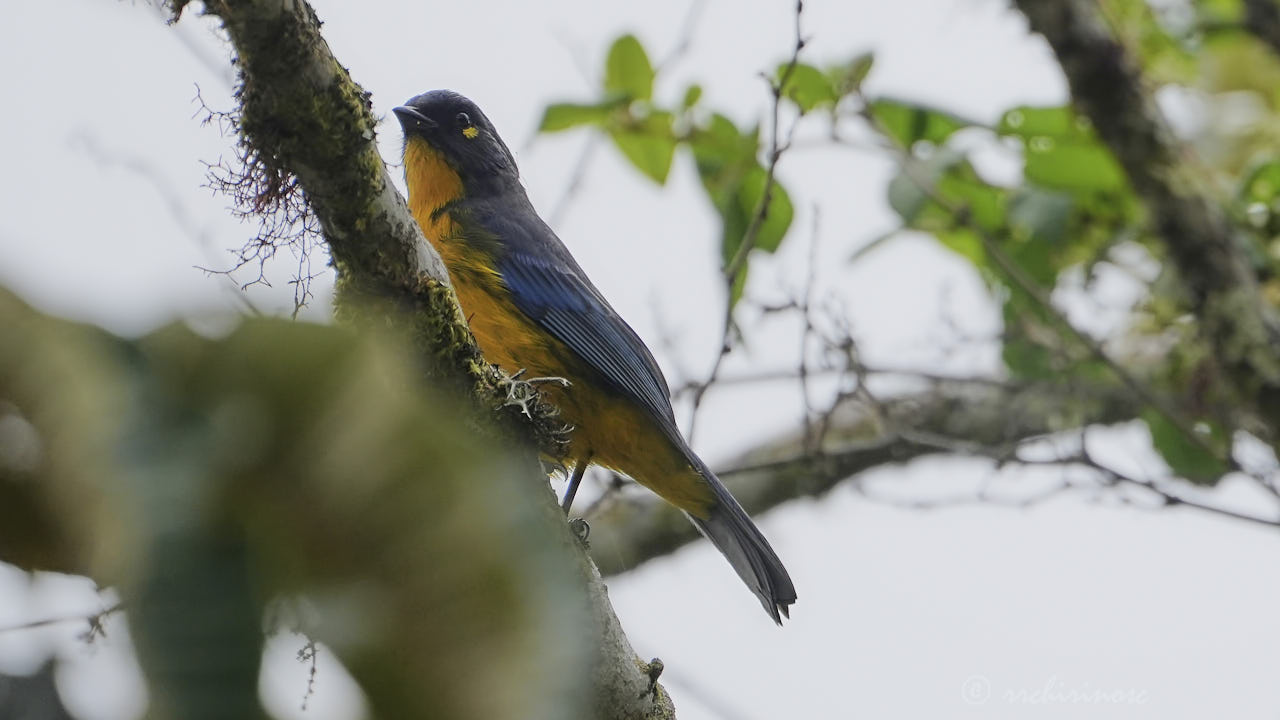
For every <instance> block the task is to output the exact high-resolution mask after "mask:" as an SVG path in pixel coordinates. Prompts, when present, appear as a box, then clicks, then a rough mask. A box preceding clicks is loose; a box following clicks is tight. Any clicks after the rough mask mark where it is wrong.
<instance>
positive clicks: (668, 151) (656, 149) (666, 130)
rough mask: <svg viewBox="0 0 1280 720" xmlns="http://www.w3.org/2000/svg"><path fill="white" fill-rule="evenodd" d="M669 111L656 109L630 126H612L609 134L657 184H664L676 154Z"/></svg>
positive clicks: (629, 157)
mask: <svg viewBox="0 0 1280 720" xmlns="http://www.w3.org/2000/svg"><path fill="white" fill-rule="evenodd" d="M671 121H672V118H671V113H668V112H655V113H653V114H651V115H649V116H648V117H647V118H645V119H644V120H641V121H638V122H635V123H634V124H631V125H615V126H614V127H612V128H611V129H610V130H609V137H611V138H613V142H614V144H615V145H617V146H618V149H619V150H621V151H622V154H623V155H625V156H626V157H627V159H628V160H630V161H631V164H632V165H634V166H635V167H636V169H638V170H639V171H640V172H642V173H644V174H645V175H647V176H648V177H649V178H650V179H652V180H653V181H654V182H656V183H658V184H659V185H663V184H666V182H667V175H668V173H670V172H671V161H672V159H673V158H674V157H675V153H676V138H675V135H674V134H673V133H672V131H671Z"/></svg>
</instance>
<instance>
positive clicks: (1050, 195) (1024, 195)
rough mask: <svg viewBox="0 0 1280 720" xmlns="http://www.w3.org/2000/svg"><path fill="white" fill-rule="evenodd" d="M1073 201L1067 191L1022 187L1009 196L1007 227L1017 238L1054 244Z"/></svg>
mask: <svg viewBox="0 0 1280 720" xmlns="http://www.w3.org/2000/svg"><path fill="white" fill-rule="evenodd" d="M1074 204H1075V203H1074V201H1073V200H1072V198H1071V196H1070V195H1067V194H1066V193H1060V192H1053V191H1050V190H1041V189H1039V188H1035V187H1031V186H1024V187H1021V188H1019V189H1018V190H1016V191H1014V193H1013V195H1012V196H1011V197H1010V198H1009V227H1010V228H1011V229H1012V230H1013V234H1014V237H1016V238H1019V239H1023V240H1030V241H1033V242H1042V243H1050V244H1054V245H1056V244H1058V243H1061V242H1062V239H1063V236H1064V235H1065V234H1066V230H1067V223H1068V222H1069V221H1070V219H1071V210H1072V208H1073V206H1074Z"/></svg>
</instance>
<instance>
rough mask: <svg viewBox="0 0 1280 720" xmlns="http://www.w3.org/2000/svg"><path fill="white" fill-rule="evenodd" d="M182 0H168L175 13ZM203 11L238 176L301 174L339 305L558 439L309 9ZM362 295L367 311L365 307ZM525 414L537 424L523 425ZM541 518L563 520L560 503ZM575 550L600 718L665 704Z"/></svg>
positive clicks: (537, 441)
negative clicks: (464, 298)
mask: <svg viewBox="0 0 1280 720" xmlns="http://www.w3.org/2000/svg"><path fill="white" fill-rule="evenodd" d="M186 4H187V3H186V0H173V2H172V7H173V10H174V17H175V19H176V18H177V17H179V16H180V14H181V12H182V9H183V7H184V6H185V5H186ZM205 11H206V12H207V13H209V14H212V15H215V16H217V17H218V18H219V19H220V20H221V21H222V23H223V26H224V28H225V29H226V31H227V33H228V35H229V36H230V38H231V41H232V43H233V45H234V46H235V48H236V53H237V66H238V68H239V72H240V89H239V92H238V94H237V96H238V99H239V101H240V104H241V115H240V119H239V129H240V131H241V133H242V135H243V138H244V147H245V148H246V149H247V152H246V153H245V159H246V163H247V164H248V170H249V172H248V173H247V174H246V176H247V177H251V178H259V179H260V178H265V183H264V184H263V185H261V186H259V188H258V192H257V193H256V194H255V195H254V197H253V198H252V200H253V201H254V202H255V203H257V204H264V202H267V203H269V202H278V201H281V198H279V197H276V196H273V195H272V193H276V194H278V193H280V192H281V188H284V189H285V190H284V191H285V192H287V191H288V189H289V187H290V183H291V178H293V177H296V178H297V183H298V185H299V186H300V188H301V191H303V192H305V200H306V202H307V203H308V204H309V205H310V208H311V210H312V211H314V213H315V216H316V217H317V218H318V219H319V222H320V225H321V227H322V228H323V232H324V236H325V239H326V241H327V243H328V245H329V249H330V253H331V256H332V258H333V260H334V265H335V267H336V268H337V271H338V290H339V301H340V306H339V315H340V316H342V317H346V318H348V319H350V318H356V319H362V320H365V321H370V320H372V321H374V322H377V321H379V320H381V321H386V320H387V318H389V317H393V318H395V319H396V320H397V321H400V319H401V318H408V319H409V322H410V323H411V325H412V327H410V328H409V330H410V332H411V334H412V336H413V338H414V341H415V342H416V344H417V348H416V349H417V350H418V351H419V355H420V356H421V358H422V360H423V362H424V364H425V366H426V367H425V369H426V370H427V371H428V372H429V374H431V375H432V376H433V377H435V378H437V379H438V380H439V381H443V383H444V384H445V385H446V386H451V387H453V388H454V389H455V391H458V392H459V393H460V394H462V395H466V396H469V397H470V399H471V401H472V402H473V404H477V405H478V406H479V414H480V415H481V419H482V420H484V419H488V420H490V421H492V420H494V419H499V420H500V422H501V424H502V426H503V427H504V428H505V430H506V433H507V434H510V435H512V436H514V437H516V438H518V439H520V440H521V441H523V442H526V443H528V444H530V445H538V446H540V447H542V448H543V449H550V450H552V451H554V450H555V449H558V444H559V443H562V442H563V433H562V426H561V424H560V423H558V422H556V421H555V418H554V414H553V413H552V412H551V411H549V410H547V409H546V408H545V407H540V406H539V405H538V403H537V402H536V401H534V402H533V406H534V412H533V413H531V414H530V413H528V411H529V407H530V403H529V402H528V401H525V402H521V403H519V410H516V409H515V408H513V407H512V406H511V405H512V404H511V403H510V402H509V398H510V396H511V392H510V383H511V381H510V380H509V379H507V378H505V377H503V376H501V375H500V374H499V373H497V371H496V370H494V369H493V367H492V366H490V365H489V364H488V363H486V362H485V361H484V359H483V358H482V357H481V356H480V354H479V352H478V350H477V349H476V346H475V343H474V340H473V339H472V337H471V334H470V332H469V330H468V329H467V325H466V323H465V320H464V319H463V317H462V315H461V313H460V311H459V309H458V306H457V302H456V300H455V298H454V296H453V293H452V290H451V288H450V285H449V278H448V272H447V270H446V269H445V267H444V264H443V262H442V261H441V259H440V258H439V256H438V255H436V253H435V252H434V251H433V250H432V248H431V246H430V245H429V244H428V243H427V242H426V241H425V239H424V238H423V236H422V232H421V230H420V229H419V227H418V225H417V223H416V222H415V221H414V220H413V218H412V216H411V215H410V213H409V211H408V209H407V207H406V205H405V201H404V199H403V198H402V197H401V196H400V195H399V193H398V192H397V191H396V190H395V187H394V186H393V185H392V183H391V181H390V178H389V176H388V174H387V170H386V166H385V164H384V163H383V160H382V158H381V156H380V155H379V154H378V151H377V147H376V144H375V142H374V137H375V129H376V123H375V122H374V118H373V115H372V111H371V105H370V102H369V98H368V94H367V93H365V92H364V91H363V90H362V89H361V88H360V87H359V86H358V85H356V84H355V83H354V82H353V81H352V80H351V78H350V76H349V75H348V73H347V71H346V69H345V68H343V67H342V65H340V64H339V63H338V61H337V60H336V59H335V58H334V57H333V55H332V54H331V52H330V50H329V47H328V44H327V43H326V42H325V40H324V39H323V38H322V37H321V35H320V32H319V28H320V23H319V20H318V19H317V17H316V15H315V13H314V11H313V10H312V9H311V7H310V6H309V5H308V4H307V3H305V2H301V1H299V0H208V1H207V2H206V3H205ZM264 193H265V194H266V197H265V198H264ZM283 201H285V202H288V201H289V199H288V198H283ZM369 304H372V305H373V306H374V308H376V309H374V310H372V311H370V310H369V309H367V306H368V305H369ZM388 309H396V310H399V311H401V313H396V314H394V315H392V314H389V313H387V312H386V311H387V310H388ZM365 324H368V322H366V323H365ZM477 399H478V400H479V402H478V403H477V402H476V400H477ZM521 411H523V413H522V412H521ZM522 414H529V415H530V416H531V417H532V419H533V420H534V423H532V424H528V423H524V422H522V421H521V420H520V416H521V415H522ZM486 415H487V418H486V417H485V416H486ZM481 424H483V423H481ZM525 469H526V471H527V472H528V473H529V475H530V476H531V477H535V476H536V475H535V473H539V472H540V470H539V469H538V468H537V464H536V462H534V461H533V460H532V459H530V461H529V462H528V463H527V464H526V468H525ZM538 496H539V497H538V498H537V499H533V498H526V499H525V500H526V501H528V502H533V503H543V504H546V503H548V502H549V503H550V505H549V507H554V498H551V497H550V496H549V494H548V493H546V492H540V493H538ZM546 520H547V522H558V523H561V524H563V516H562V515H559V514H558V513H551V514H548V515H547V518H546ZM575 547H577V546H575ZM575 552H576V557H577V561H578V563H579V566H580V569H581V571H582V573H581V574H582V581H583V584H584V591H585V592H586V594H587V596H588V598H589V600H590V604H591V608H592V614H593V615H594V617H595V619H596V621H597V622H596V624H595V628H594V629H595V632H596V633H597V635H596V640H597V646H598V651H599V655H598V658H597V662H596V663H595V665H594V668H595V669H594V672H595V677H596V681H597V682H596V690H597V696H596V698H595V707H596V711H597V712H596V715H597V716H598V717H601V718H638V717H646V718H648V717H655V716H662V717H666V716H670V715H672V714H673V709H672V706H671V703H670V700H669V698H667V696H666V694H665V691H662V690H661V688H657V691H656V692H651V691H653V690H654V689H655V688H654V684H653V679H652V678H651V677H650V676H649V674H648V672H647V670H648V665H647V664H645V663H643V662H641V661H640V660H639V659H638V658H637V657H636V655H635V653H634V651H633V650H632V649H631V647H630V645H629V643H628V642H627V640H626V636H625V635H624V634H623V633H622V631H621V628H620V626H619V624H618V620H617V617H616V616H615V615H614V613H613V610H612V607H611V606H610V604H609V601H608V597H607V595H606V593H605V590H604V586H603V584H602V583H601V582H599V579H598V575H596V574H595V572H594V567H593V565H592V563H591V560H590V559H589V558H588V557H587V555H586V554H585V552H583V551H582V549H581V548H580V547H579V548H577V549H576V551H575Z"/></svg>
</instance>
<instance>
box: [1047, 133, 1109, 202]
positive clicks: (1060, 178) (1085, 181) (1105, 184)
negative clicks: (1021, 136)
mask: <svg viewBox="0 0 1280 720" xmlns="http://www.w3.org/2000/svg"><path fill="white" fill-rule="evenodd" d="M1024 174H1025V175H1026V178H1027V179H1028V180H1031V181H1032V182H1035V183H1038V184H1040V185H1043V186H1045V187H1047V188H1053V189H1057V190H1067V191H1070V192H1116V191H1119V190H1123V189H1124V187H1125V183H1126V179H1125V175H1124V170H1122V169H1121V168H1120V164H1119V163H1117V162H1116V159H1115V157H1114V156H1112V154H1111V151H1110V150H1108V149H1107V148H1105V147H1103V146H1102V145H1100V144H1098V143H1094V142H1088V143H1081V142H1073V141H1070V140H1067V139H1056V138H1050V137H1034V138H1031V139H1030V140H1029V141H1028V142H1027V155H1026V169H1025V170H1024Z"/></svg>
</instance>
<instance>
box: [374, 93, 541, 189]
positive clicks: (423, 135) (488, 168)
mask: <svg viewBox="0 0 1280 720" xmlns="http://www.w3.org/2000/svg"><path fill="white" fill-rule="evenodd" d="M392 112H394V113H395V114H396V118H397V119H399V120H400V126H401V127H402V128H404V157H405V171H406V173H407V175H408V176H409V177H410V184H411V185H412V184H413V176H414V175H415V174H422V173H449V172H452V173H454V174H456V176H457V181H458V182H460V184H461V186H462V188H461V189H462V191H463V192H464V193H465V194H467V195H472V196H475V195H482V194H487V193H490V192H501V191H503V190H506V189H508V188H509V187H510V186H512V185H517V184H518V181H519V172H518V171H517V170H516V161H515V158H514V157H513V156H512V155H511V151H510V150H508V149H507V145H506V143H504V142H502V138H500V137H498V131H497V130H495V129H494V127H493V123H491V122H489V118H487V117H485V114H484V113H483V112H481V110H480V108H479V107H477V106H476V104H475V103H473V102H471V101H470V100H468V99H467V98H465V97H463V96H462V95H459V94H458V93H456V92H453V91H451V90H432V91H430V92H426V93H423V94H421V95H418V96H416V97H414V98H412V99H410V100H409V102H407V103H405V104H404V105H402V106H400V107H398V108H395V109H394V110H392ZM441 164H442V166H440V165H441ZM436 166H440V167H436ZM411 189H412V188H411Z"/></svg>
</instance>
